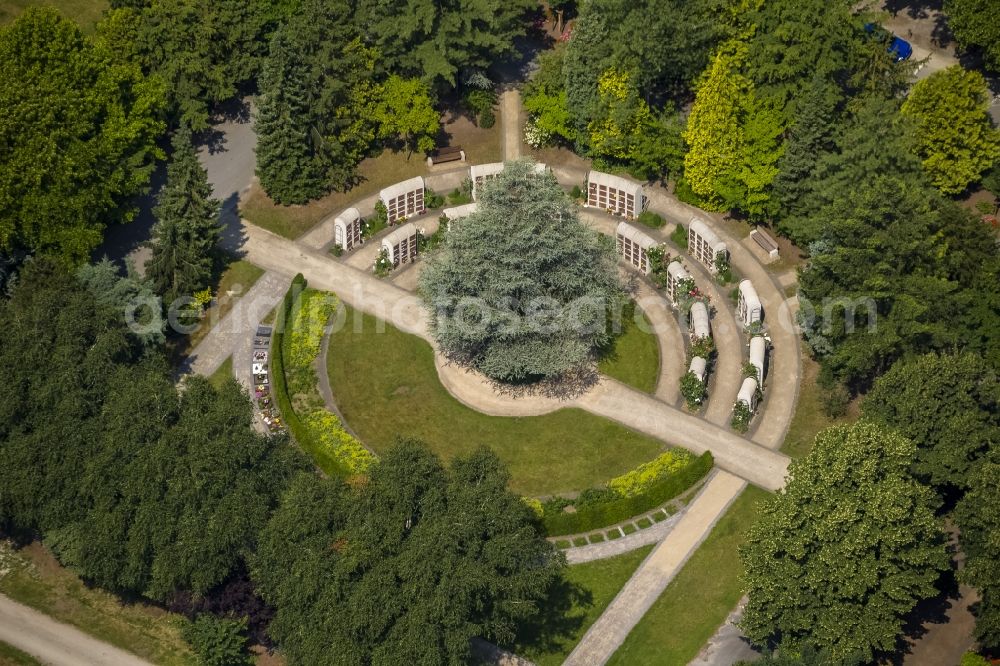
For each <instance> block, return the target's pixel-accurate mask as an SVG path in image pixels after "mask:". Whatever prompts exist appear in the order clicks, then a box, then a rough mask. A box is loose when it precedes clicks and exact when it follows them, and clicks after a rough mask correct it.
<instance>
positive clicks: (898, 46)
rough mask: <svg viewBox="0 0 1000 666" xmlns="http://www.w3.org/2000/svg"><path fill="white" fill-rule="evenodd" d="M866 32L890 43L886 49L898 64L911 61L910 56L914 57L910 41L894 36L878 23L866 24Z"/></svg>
mask: <svg viewBox="0 0 1000 666" xmlns="http://www.w3.org/2000/svg"><path fill="white" fill-rule="evenodd" d="M865 32H867V33H868V34H869V35H872V36H873V37H876V38H877V39H881V40H885V41H887V42H888V46H887V48H886V50H887V51H889V53H891V54H892V57H893V58H894V59H895V60H896V62H902V61H903V60H909V58H910V56H912V55H913V46H911V45H910V43H909V42H908V41H906V40H905V39H903V38H902V37H900V36H899V35H894V34H892V33H891V32H889V31H888V30H886V29H885V28H883V27H882V26H880V25H878V24H877V23H866V24H865Z"/></svg>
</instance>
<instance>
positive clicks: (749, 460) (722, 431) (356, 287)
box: [244, 224, 789, 490]
mask: <svg viewBox="0 0 1000 666" xmlns="http://www.w3.org/2000/svg"><path fill="white" fill-rule="evenodd" d="M245 226H246V242H245V244H244V251H245V252H246V255H247V258H248V259H249V260H250V261H252V262H254V263H255V264H257V265H259V266H262V267H264V268H265V269H268V270H273V271H275V272H278V271H285V273H286V274H287V272H288V268H287V267H290V266H291V267H295V270H297V271H299V272H301V273H302V274H303V275H304V276H305V277H306V279H307V280H308V281H309V283H310V284H311V285H312V286H314V287H317V288H319V289H325V290H329V291H333V292H334V293H336V294H337V295H338V296H340V298H342V299H343V300H344V302H346V303H347V304H348V305H350V306H351V307H353V308H356V309H359V310H362V311H364V312H367V313H369V314H371V315H374V316H376V317H378V318H380V319H383V320H385V321H387V322H389V323H391V324H393V325H394V326H396V327H397V328H399V329H401V330H403V331H405V332H407V333H412V334H414V335H418V336H420V337H422V338H424V339H425V340H428V341H429V342H431V343H432V344H433V337H432V336H431V335H430V332H429V321H428V315H427V312H426V310H425V309H424V307H423V304H422V302H421V301H420V298H419V297H418V296H417V295H415V294H412V293H409V292H407V291H404V290H403V289H400V288H399V287H397V286H395V285H393V284H391V283H389V282H385V281H382V280H379V279H378V278H376V277H374V276H373V275H371V274H370V273H366V272H363V271H359V270H357V269H355V268H352V267H350V266H346V265H344V264H343V263H341V262H338V261H336V260H334V259H333V258H332V257H330V256H329V255H327V254H325V253H322V252H317V251H315V250H309V249H307V248H304V247H302V246H301V245H298V244H296V243H295V242H293V241H290V240H288V239H285V238H281V237H280V236H277V235H275V234H272V233H270V232H268V231H265V230H263V229H260V228H259V227H254V226H253V225H250V224H246V225H245ZM437 365H438V372H439V375H440V377H441V381H442V383H443V384H444V385H445V387H447V388H448V389H449V390H450V391H451V392H452V393H453V394H454V395H455V396H456V397H457V398H458V399H459V400H461V401H462V402H464V403H465V404H467V405H469V406H470V407H473V408H475V409H478V410H479V411H482V412H484V413H487V414H492V415H496V416H532V415H537V414H545V413H549V412H552V411H555V410H557V409H560V408H563V407H581V408H583V409H586V410H588V411H590V412H592V413H595V414H598V415H600V416H604V417H606V418H610V419H612V420H615V421H618V422H620V423H622V424H624V425H626V426H628V427H630V428H632V429H633V430H637V431H639V432H643V433H646V434H648V435H651V436H653V437H656V438H658V439H660V440H661V441H664V442H668V443H671V444H676V445H679V446H683V447H685V448H687V449H689V450H691V451H693V452H695V453H702V452H704V451H706V450H710V451H712V454H713V455H714V456H715V461H716V464H717V465H718V466H719V467H721V468H723V469H725V470H728V471H731V472H732V473H734V474H736V475H738V476H741V477H742V478H745V479H746V480H748V481H750V482H751V483H753V484H755V485H759V486H761V487H763V488H766V489H768V490H775V489H776V488H780V487H781V485H782V484H783V483H784V476H785V471H786V469H787V466H788V462H789V461H788V458H787V457H785V456H783V455H781V454H777V453H775V452H773V451H769V450H767V449H765V448H763V447H761V446H758V445H756V444H754V443H752V442H749V441H747V440H746V439H744V438H742V437H739V436H738V435H736V434H735V433H733V432H731V431H730V430H728V429H726V428H720V427H719V426H716V425H712V424H711V423H708V422H707V421H705V420H703V419H699V418H697V417H695V416H692V415H690V414H686V413H684V412H682V411H681V410H679V409H677V408H675V407H673V406H671V405H667V404H665V403H663V402H661V401H659V400H657V399H656V398H654V397H653V396H650V395H648V394H645V393H642V392H641V391H637V390H635V389H633V388H630V387H628V386H625V385H624V384H621V383H620V382H616V381H614V380H612V379H608V378H603V379H602V380H601V382H600V383H599V384H598V385H597V386H595V387H594V388H592V389H591V390H590V391H588V392H587V393H586V394H584V395H583V396H581V397H579V398H576V399H574V400H568V401H565V400H557V399H554V398H545V397H541V396H532V397H530V398H520V399H518V398H513V397H511V396H508V395H504V394H500V393H497V391H496V390H495V389H494V388H493V386H492V385H491V384H489V383H488V382H486V381H485V380H484V379H483V378H482V377H481V376H479V375H477V374H474V373H471V372H468V371H466V370H464V369H461V368H458V367H456V366H453V365H451V364H448V363H447V362H445V361H443V360H442V359H441V358H440V356H438V363H437Z"/></svg>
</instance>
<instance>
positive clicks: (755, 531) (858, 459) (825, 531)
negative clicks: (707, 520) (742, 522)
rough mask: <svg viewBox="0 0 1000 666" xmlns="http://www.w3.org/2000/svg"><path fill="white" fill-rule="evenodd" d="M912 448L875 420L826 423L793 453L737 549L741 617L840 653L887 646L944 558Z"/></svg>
mask: <svg viewBox="0 0 1000 666" xmlns="http://www.w3.org/2000/svg"><path fill="white" fill-rule="evenodd" d="M913 454H914V446H913V444H912V443H911V442H909V441H908V440H906V439H904V438H903V437H902V436H900V435H898V434H895V433H894V432H892V431H890V430H888V429H886V428H884V427H882V426H878V425H874V424H872V423H867V422H860V423H857V424H855V425H853V426H839V427H835V428H830V429H828V430H825V431H823V432H821V433H820V434H819V435H818V436H817V437H816V442H815V445H814V446H813V449H812V451H811V452H810V454H809V455H808V456H807V457H806V458H804V459H802V460H799V461H796V462H793V463H792V465H791V467H790V468H789V478H788V482H787V483H786V485H785V488H784V489H782V490H781V491H779V493H778V494H777V495H776V496H775V497H774V498H772V499H771V500H770V501H768V502H767V503H766V504H765V505H764V507H763V510H762V514H761V517H760V518H759V519H758V521H757V522H756V523H755V524H754V525H753V527H752V528H751V529H750V532H749V535H748V538H747V544H746V545H745V546H743V547H742V548H741V549H740V555H741V557H742V559H743V563H744V566H745V567H746V574H745V578H744V583H745V586H746V590H747V594H748V596H749V602H748V603H747V606H746V609H745V611H744V614H743V619H742V620H741V622H740V627H741V628H742V629H743V631H744V632H745V633H746V635H747V636H748V637H749V638H750V639H751V640H752V641H753V642H754V643H757V644H765V643H767V642H769V641H771V640H772V639H775V638H776V637H780V638H781V639H782V640H783V645H786V646H788V647H790V648H791V649H797V648H801V647H802V646H803V645H811V646H814V647H817V648H823V649H827V650H829V652H830V654H831V656H832V657H833V658H843V657H849V656H851V655H855V654H859V655H861V656H862V657H863V658H865V660H870V659H872V658H873V657H874V655H875V654H877V653H879V652H883V651H890V650H892V649H893V648H894V647H895V644H896V638H897V636H898V635H899V633H900V631H901V630H902V627H903V621H904V617H905V616H906V614H907V613H909V612H910V611H912V610H913V608H914V607H915V606H916V605H917V603H919V602H920V601H921V600H923V599H927V598H928V597H931V596H933V595H934V594H935V592H936V589H935V585H934V584H935V582H936V581H937V579H938V576H939V575H940V573H941V572H942V571H943V570H945V569H946V568H947V566H948V557H947V554H946V552H945V549H944V544H943V539H942V535H941V533H940V528H939V526H938V524H937V522H936V520H935V518H934V513H933V511H932V509H931V504H932V502H933V495H932V493H931V492H930V490H928V489H927V488H926V487H924V486H922V485H921V484H920V483H918V482H917V481H916V480H915V479H914V478H913V477H912V476H911V475H910V472H909V468H910V462H911V460H912V458H913Z"/></svg>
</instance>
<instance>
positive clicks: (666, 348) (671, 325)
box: [634, 280, 687, 405]
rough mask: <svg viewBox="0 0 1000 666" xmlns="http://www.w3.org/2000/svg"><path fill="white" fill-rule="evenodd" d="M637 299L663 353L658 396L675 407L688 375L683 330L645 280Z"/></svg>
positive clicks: (640, 282) (664, 299)
mask: <svg viewBox="0 0 1000 666" xmlns="http://www.w3.org/2000/svg"><path fill="white" fill-rule="evenodd" d="M634 297H635V303H636V305H637V306H639V309H641V310H642V311H643V313H644V314H645V315H646V319H648V320H649V323H650V325H651V326H652V327H653V333H654V334H655V335H656V344H657V346H658V348H659V350H660V374H659V376H658V377H657V379H656V392H655V393H654V395H655V396H656V397H657V398H658V399H659V400H662V401H663V402H665V403H667V404H668V405H675V404H676V403H677V402H678V401H679V400H680V395H681V391H680V378H681V376H682V375H683V374H684V373H685V372H687V367H686V366H687V363H686V362H685V361H687V354H686V353H685V351H684V338H683V336H682V335H681V329H680V326H679V325H678V324H677V319H676V318H675V317H674V313H673V310H672V309H671V307H670V303H668V302H667V299H666V298H664V297H663V295H662V294H658V293H657V292H656V291H654V290H653V288H652V287H650V286H649V285H648V284H646V283H645V282H643V281H642V280H640V281H639V282H638V283H637V286H636V292H635V294H634Z"/></svg>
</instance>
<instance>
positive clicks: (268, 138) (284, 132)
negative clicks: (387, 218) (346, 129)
mask: <svg viewBox="0 0 1000 666" xmlns="http://www.w3.org/2000/svg"><path fill="white" fill-rule="evenodd" d="M307 77H308V67H307V66H306V63H305V62H304V60H303V58H302V55H301V50H300V49H298V48H297V47H296V45H295V44H294V43H293V40H292V38H291V36H290V35H289V34H288V31H287V30H279V31H278V32H277V33H275V35H274V38H273V39H272V40H271V54H270V57H269V58H268V60H267V62H266V63H265V65H264V71H263V73H262V74H261V79H260V89H261V95H260V102H259V104H258V106H257V119H256V130H257V177H258V178H259V179H260V184H261V186H262V187H263V188H264V191H265V192H267V194H268V196H270V197H271V198H272V199H274V200H275V201H276V202H278V203H281V204H300V203H305V202H306V201H308V200H310V199H314V198H316V197H319V196H321V195H322V194H323V193H325V192H326V191H327V190H328V189H329V178H328V177H327V174H326V170H325V168H324V166H323V161H322V159H320V157H319V156H318V155H317V154H316V151H315V150H314V149H313V143H312V141H311V140H310V136H309V134H310V132H309V124H310V123H309V109H308V93H307V89H306V86H307Z"/></svg>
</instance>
